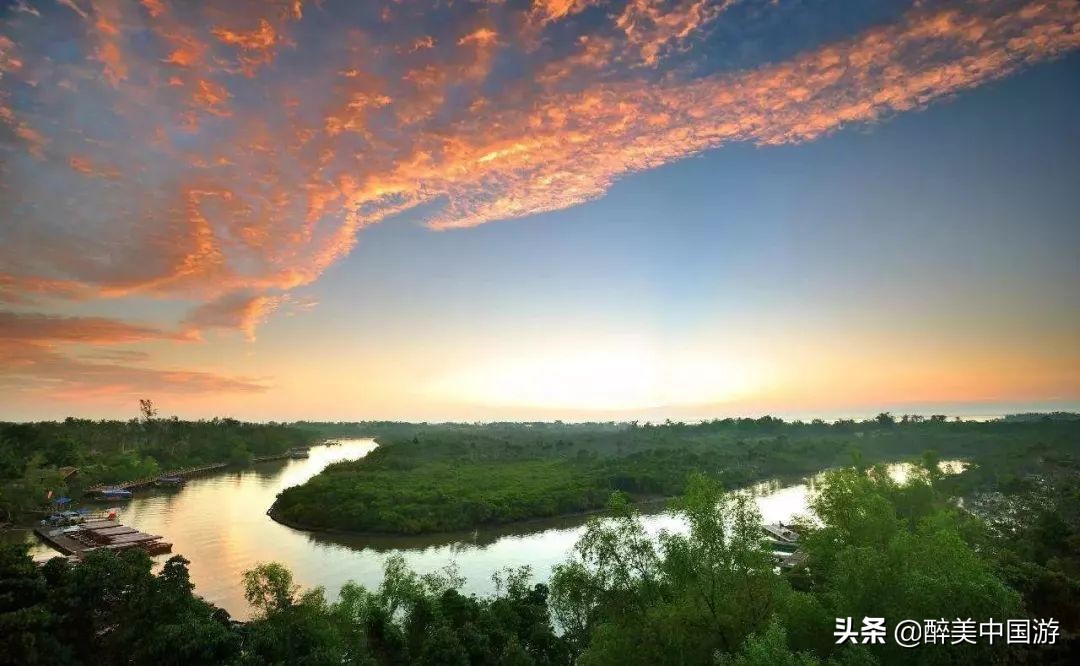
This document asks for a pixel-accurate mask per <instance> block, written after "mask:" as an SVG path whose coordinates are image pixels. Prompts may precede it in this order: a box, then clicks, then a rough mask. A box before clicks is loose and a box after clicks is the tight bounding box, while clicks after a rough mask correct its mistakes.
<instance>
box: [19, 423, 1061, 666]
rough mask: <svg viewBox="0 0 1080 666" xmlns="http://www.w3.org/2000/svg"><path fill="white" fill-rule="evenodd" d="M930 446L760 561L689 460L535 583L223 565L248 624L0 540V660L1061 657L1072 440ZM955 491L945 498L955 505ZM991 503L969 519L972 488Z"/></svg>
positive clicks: (625, 503) (173, 563) (154, 577)
mask: <svg viewBox="0 0 1080 666" xmlns="http://www.w3.org/2000/svg"><path fill="white" fill-rule="evenodd" d="M937 458H938V456H937V453H935V452H933V451H927V452H924V455H923V456H922V460H923V462H924V468H923V471H921V472H916V473H914V474H912V475H911V477H910V478H909V479H908V480H907V482H906V483H905V484H903V485H901V484H898V483H896V482H894V481H893V480H891V479H890V477H889V476H888V474H886V473H885V471H884V469H883V468H880V467H879V468H868V467H867V465H866V464H864V463H860V464H858V465H855V466H848V467H844V468H838V469H836V470H834V471H832V472H830V473H829V474H827V476H826V478H825V481H824V482H823V483H822V484H820V485H819V486H818V488H817V491H816V493H815V495H814V496H813V498H812V502H811V506H812V509H813V511H814V513H815V514H816V517H817V519H818V520H817V521H807V522H806V523H805V524H804V525H802V526H801V528H800V529H801V530H802V534H803V536H802V540H801V543H802V548H803V550H804V552H805V553H806V554H807V559H806V560H805V562H804V563H803V564H802V565H800V566H799V567H797V568H795V569H793V570H790V571H783V572H782V571H781V570H779V569H777V568H776V567H775V565H774V562H773V560H772V558H771V553H770V552H769V546H768V545H767V543H766V542H765V541H764V540H763V538H762V531H761V523H760V517H759V516H758V515H757V513H756V509H755V507H754V504H753V502H751V501H750V500H749V499H748V497H747V496H746V495H745V494H743V493H727V494H726V493H724V491H723V490H722V489H721V488H720V486H719V484H718V483H717V482H716V481H715V480H713V479H711V478H709V477H707V476H705V475H701V474H696V475H692V476H691V477H690V478H689V480H688V482H687V484H686V489H685V493H684V494H683V495H682V496H681V497H680V498H679V499H678V500H677V501H676V502H675V505H674V506H675V509H676V510H677V511H679V512H680V513H681V514H682V516H683V517H684V518H685V520H686V523H687V524H688V529H687V530H685V531H682V532H678V533H661V534H660V535H659V536H651V535H649V534H648V533H647V532H646V531H645V529H644V527H643V524H642V522H641V519H640V516H638V514H637V513H636V511H635V509H634V506H633V504H632V503H631V502H630V501H629V498H628V497H627V496H626V495H624V494H621V493H616V494H614V495H613V496H612V497H611V498H610V499H609V502H608V509H607V513H606V515H605V516H603V517H596V518H594V519H592V520H591V521H590V523H589V525H588V526H587V528H586V530H585V532H584V534H583V535H582V537H581V538H580V540H579V541H578V543H577V545H576V547H575V549H574V551H573V553H572V554H571V555H570V557H569V558H568V560H567V561H566V562H565V563H564V564H562V565H560V566H559V567H557V568H556V571H555V573H554V575H553V577H552V579H551V580H550V581H549V582H548V583H546V584H545V583H534V582H532V581H530V579H529V572H528V571H527V570H517V571H510V570H507V571H502V572H498V574H497V575H498V579H497V580H498V583H499V584H498V586H497V589H498V592H497V593H496V594H494V595H492V596H486V597H478V596H475V595H466V594H464V593H463V592H462V591H461V588H462V580H461V579H460V578H459V577H458V576H457V575H456V573H455V572H454V571H453V569H452V568H451V569H447V570H446V571H444V572H443V573H440V574H437V575H426V576H418V575H416V574H414V573H412V572H410V571H409V570H408V569H407V568H406V567H405V566H404V564H403V560H402V559H401V558H400V557H399V556H392V557H390V558H388V559H387V561H386V563H385V578H384V581H383V583H382V584H381V586H380V587H379V588H378V589H375V590H367V589H364V588H362V587H360V586H357V585H355V584H347V585H345V586H344V587H343V588H342V590H341V592H340V595H339V599H338V600H336V601H331V600H329V599H328V598H327V596H326V594H325V592H324V591H323V590H322V589H313V590H307V591H302V590H300V589H299V588H298V587H297V586H296V585H295V584H294V583H293V580H292V577H291V574H290V573H289V571H288V570H287V569H285V568H284V567H282V566H280V565H277V564H272V563H269V564H262V565H259V566H257V567H256V568H254V569H253V570H251V571H249V572H246V573H245V574H244V576H243V581H242V582H243V585H244V589H245V592H246V596H247V599H248V601H249V602H250V603H251V604H252V607H253V608H254V609H255V616H254V618H253V619H252V620H251V621H250V622H246V623H238V622H233V621H231V620H230V618H229V617H228V615H227V614H226V613H225V612H224V611H222V610H221V609H218V608H215V607H214V606H212V605H210V604H208V603H207V602H205V601H203V600H201V599H199V598H198V597H197V596H195V595H194V594H193V592H192V585H191V583H190V580H189V578H188V572H187V566H186V562H185V561H184V560H183V558H181V557H173V558H172V559H171V560H169V562H168V563H167V564H166V565H165V566H164V568H163V569H162V570H161V571H160V572H159V573H157V574H154V573H152V570H151V562H150V560H149V559H148V558H147V557H146V556H145V555H143V554H140V553H138V552H128V553H124V554H122V555H120V556H117V555H113V554H109V553H102V552H98V553H93V554H92V555H91V556H90V557H88V558H87V559H86V560H85V561H84V562H82V563H80V564H77V565H70V564H68V563H67V562H66V561H63V560H59V559H58V560H53V561H51V562H50V563H48V564H46V565H45V566H44V567H36V566H34V564H33V563H32V562H31V560H30V559H29V557H27V556H26V554H25V550H24V549H23V548H22V547H16V546H9V547H5V548H4V549H3V550H2V551H0V662H4V663H13V664H90V663H155V664H191V663H223V664H255V663H258V664H263V663H274V664H286V663H287V664H345V663H347V664H406V663H416V664H549V665H554V664H583V665H588V664H658V663H664V664H724V665H739V666H773V665H777V664H779V665H789V666H795V665H799V666H811V665H816V664H837V665H839V664H850V665H855V664H859V665H871V664H907V663H911V662H912V661H916V662H918V663H940V664H985V663H1018V664H1024V663H1046V664H1054V663H1061V664H1068V663H1075V661H1073V659H1074V658H1075V651H1076V650H1077V648H1078V647H1080V645H1078V640H1077V629H1078V628H1080V625H1078V623H1077V620H1078V618H1077V612H1078V609H1080V596H1078V594H1077V591H1078V589H1080V588H1078V585H1080V548H1077V545H1078V544H1080V511H1078V508H1080V506H1078V504H1080V463H1078V460H1077V456H1076V440H1075V439H1061V440H1052V441H1051V440H1041V441H1039V440H1036V441H1032V442H1030V443H1029V444H1025V445H1022V446H1018V447H1016V448H984V449H983V450H982V451H977V452H975V453H974V454H973V455H972V456H971V461H972V466H971V468H970V469H969V470H968V471H966V472H965V473H963V474H961V475H959V476H956V477H943V476H942V475H941V474H939V473H938V472H937V465H936V461H937ZM956 493H962V498H963V499H964V502H962V503H961V502H958V501H957V499H958V497H960V496H958V495H956ZM986 501H993V502H998V503H999V506H998V507H997V510H995V511H994V512H993V517H992V518H990V517H984V516H983V512H982V511H981V510H976V509H972V508H971V507H976V506H983V505H984V502H986ZM847 617H850V618H853V619H854V626H855V627H856V628H858V627H859V625H860V622H861V620H862V618H864V617H883V618H886V621H887V628H888V630H889V633H888V634H887V635H886V640H885V641H884V643H883V644H874V643H870V644H866V643H863V642H855V643H852V642H841V643H838V642H837V639H836V637H835V636H834V630H835V628H836V618H847ZM1051 617H1052V618H1055V619H1057V620H1059V622H1060V635H1058V636H1056V637H1055V639H1054V644H1052V645H1047V644H1008V643H1006V642H1005V641H1003V640H1000V639H999V640H997V642H996V643H994V644H993V645H991V644H990V642H989V640H988V639H987V638H985V637H979V638H976V639H975V642H974V643H967V642H963V641H961V642H951V641H943V642H942V643H940V644H928V645H920V646H917V647H914V648H910V649H905V648H901V647H899V646H898V645H897V644H896V642H895V641H894V640H893V636H892V633H891V631H892V628H893V626H894V624H895V623H896V622H898V621H899V620H900V619H904V618H909V619H916V620H919V621H920V622H921V621H923V620H925V619H931V620H937V619H939V618H940V619H942V620H944V621H946V622H951V621H953V618H956V621H964V620H966V619H967V618H971V619H972V620H974V621H975V622H976V623H982V622H987V621H989V620H991V619H993V620H995V621H1002V620H1005V619H1020V618H1029V619H1032V620H1039V619H1047V618H1051Z"/></svg>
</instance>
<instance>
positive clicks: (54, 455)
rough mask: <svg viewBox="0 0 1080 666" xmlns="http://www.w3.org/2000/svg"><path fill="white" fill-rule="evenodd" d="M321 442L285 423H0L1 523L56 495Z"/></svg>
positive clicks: (145, 420)
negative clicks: (49, 496) (95, 485)
mask: <svg viewBox="0 0 1080 666" xmlns="http://www.w3.org/2000/svg"><path fill="white" fill-rule="evenodd" d="M314 439H316V438H315V437H314V436H313V435H312V434H311V433H310V432H306V431H303V430H300V429H298V428H293V427H290V426H287V425H284V424H276V423H269V424H261V423H243V422H240V421H237V420H234V419H211V420H206V421H181V420H178V419H176V418H157V417H156V416H150V417H149V418H142V419H132V420H130V421H90V420H86V419H75V418H68V419H65V420H63V421H42V422H37V423H2V422H0V520H13V519H15V517H16V516H17V514H18V513H19V512H20V511H22V510H27V509H36V508H39V507H43V506H47V505H48V503H49V500H48V494H49V492H52V494H53V498H57V497H59V496H62V495H65V494H67V495H70V496H78V495H79V494H80V493H81V491H82V489H84V488H86V487H88V486H91V485H94V484H98V483H119V482H122V481H130V480H135V479H139V478H143V477H147V476H152V475H154V474H157V473H159V472H163V471H167V470H172V469H179V468H184V467H191V466H197V465H206V464H212V463H220V462H225V463H234V464H244V463H247V462H250V461H251V459H252V458H253V457H258V456H265V455H272V454H277V453H283V452H285V451H287V450H288V449H289V448H291V447H294V446H302V445H305V444H309V443H311V442H312V441H313V440H314ZM70 468H74V470H75V473H74V474H70V472H71V471H72V470H71V469H70Z"/></svg>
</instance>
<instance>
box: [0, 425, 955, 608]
mask: <svg viewBox="0 0 1080 666" xmlns="http://www.w3.org/2000/svg"><path fill="white" fill-rule="evenodd" d="M375 447H376V444H375V442H374V440H371V439H353V440H341V441H340V442H337V443H332V444H328V445H322V446H315V447H312V448H311V456H310V457H309V458H307V459H305V460H283V461H275V462H267V463H259V464H256V465H253V466H252V467H251V468H249V469H245V470H242V471H234V472H223V473H219V474H215V475H212V476H206V477H201V478H195V479H191V480H190V481H188V483H187V485H186V486H185V487H184V488H182V489H180V490H175V491H151V492H143V493H137V494H136V496H135V499H133V500H131V501H130V502H127V503H126V504H123V505H119V507H118V513H119V516H118V518H119V521H120V522H122V523H123V524H125V525H130V526H132V527H135V528H137V529H140V530H142V531H145V532H150V533H152V534H160V535H163V536H164V537H165V540H166V541H170V542H172V544H173V552H174V553H178V554H181V555H183V556H184V557H186V558H187V559H189V560H190V561H191V565H190V569H191V577H192V580H193V581H194V583H195V591H196V592H197V593H198V594H200V595H202V596H203V597H204V598H206V599H207V600H209V601H211V602H213V603H215V604H217V605H219V606H222V607H223V608H225V609H226V610H228V611H229V612H230V613H231V614H232V615H233V616H235V617H237V618H245V617H247V616H248V614H249V609H248V606H247V602H246V601H245V600H244V596H243V590H242V589H241V585H240V573H241V572H242V571H244V570H245V569H249V568H251V567H252V566H253V565H254V564H256V563H258V562H265V561H271V560H273V561H278V562H281V563H283V564H285V565H286V566H288V567H289V569H291V570H292V572H293V575H294V576H295V578H296V582H297V583H299V584H300V585H301V586H303V587H305V588H307V587H313V586H316V585H321V586H324V587H325V588H326V591H327V595H328V596H329V597H330V598H336V595H337V591H338V589H339V588H340V587H341V585H342V584H343V583H345V582H346V581H349V580H354V581H356V582H358V583H360V584H362V585H364V586H366V587H371V588H374V587H377V586H378V585H379V583H380V582H381V580H382V567H383V562H384V561H385V559H386V557H387V555H389V554H390V553H395V552H396V553H400V554H401V555H403V556H404V558H405V560H406V562H407V563H408V565H409V566H410V567H411V568H412V569H413V570H414V571H416V572H418V573H426V572H430V571H436V570H438V569H441V568H443V567H445V566H447V565H449V564H451V563H453V564H455V565H456V567H457V569H458V573H459V574H460V575H462V576H463V577H464V578H465V580H466V583H465V591H466V592H476V593H480V594H483V593H487V592H491V591H493V584H492V581H491V574H492V573H494V572H495V571H497V570H498V569H500V568H503V567H507V566H512V567H517V566H522V565H529V566H530V567H532V571H533V576H534V578H537V579H546V578H547V577H548V576H549V575H550V573H551V569H552V567H553V566H554V565H556V564H558V563H560V562H562V561H564V560H565V559H566V557H567V554H568V553H569V552H570V550H571V549H572V547H573V545H574V542H575V541H576V540H577V539H578V537H579V536H580V535H581V533H582V531H583V530H584V523H585V520H586V519H585V518H584V517H582V516H574V517H568V518H562V519H554V520H544V521H535V522H530V523H527V524H522V525H515V526H510V527H503V528H498V529H488V530H479V531H476V532H469V533H461V534H450V535H438V536H434V537H433V536H422V537H374V538H373V537H370V536H365V537H360V536H347V535H339V534H322V533H308V532H301V531H298V530H294V529H291V528H288V527H285V526H284V525H280V524H278V523H276V522H274V521H273V520H271V519H270V518H269V517H268V516H267V515H266V510H267V509H268V508H269V507H270V505H271V504H272V503H273V502H274V499H275V497H276V496H277V494H278V493H279V492H281V490H282V489H284V488H288V487H289V486H295V485H298V484H300V483H303V482H304V481H306V480H307V479H309V478H311V477H312V476H314V475H315V474H318V473H319V472H320V471H321V470H322V469H323V468H324V467H326V466H327V465H329V464H331V463H334V462H338V461H341V460H353V459H356V458H362V457H363V456H365V455H367V454H368V452H370V451H371V450H372V449H374V448H375ZM954 464H955V463H954ZM892 473H893V474H894V477H903V476H904V474H905V473H906V468H905V467H904V465H893V466H892ZM814 482H815V479H814V478H808V479H805V480H803V482H801V483H794V484H783V483H780V482H771V483H761V484H757V485H755V486H753V487H752V488H751V489H750V492H752V493H753V494H754V496H755V499H756V501H757V504H758V507H759V509H760V511H761V514H762V517H763V519H764V520H765V522H776V521H785V522H786V521H788V520H790V519H791V518H792V517H793V516H794V515H795V514H798V513H801V512H805V511H806V508H807V500H808V495H809V493H810V491H811V490H812V489H813V486H814ZM645 523H646V526H647V528H648V529H649V531H650V532H659V531H660V530H661V529H676V530H677V529H680V527H681V521H680V520H679V519H678V518H676V517H674V516H672V515H669V514H665V513H656V514H653V515H649V516H647V517H646V519H645ZM5 539H6V540H12V539H25V540H28V541H32V540H34V539H35V537H34V536H33V534H32V533H31V532H29V531H9V532H8V533H7V534H6V535H5ZM50 552H51V551H50V550H49V549H48V547H46V546H44V545H42V544H40V543H36V542H35V544H34V546H33V550H32V554H33V555H34V556H35V557H40V556H42V555H45V554H47V553H50ZM165 557H167V556H162V557H159V558H158V559H162V560H163V559H164V558H165Z"/></svg>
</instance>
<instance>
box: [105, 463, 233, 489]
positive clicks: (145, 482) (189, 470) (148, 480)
mask: <svg viewBox="0 0 1080 666" xmlns="http://www.w3.org/2000/svg"><path fill="white" fill-rule="evenodd" d="M226 466H227V464H226V463H214V464H213V465H200V466H199V467H186V468H184V469H178V470H174V471H171V472H164V473H162V474H155V475H154V476H148V477H145V478H142V479H136V480H135V481H126V482H124V483H114V484H104V483H100V484H98V485H96V486H91V487H89V488H87V489H86V494H87V495H92V494H94V493H99V492H101V491H103V490H108V489H117V490H138V489H140V488H148V487H150V486H152V485H154V482H155V481H157V480H158V479H160V478H162V477H165V476H174V477H178V478H181V479H186V478H188V477H192V476H198V475H200V474H207V473H209V472H216V471H218V470H219V469H225V467H226Z"/></svg>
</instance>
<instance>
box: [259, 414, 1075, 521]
mask: <svg viewBox="0 0 1080 666" xmlns="http://www.w3.org/2000/svg"><path fill="white" fill-rule="evenodd" d="M298 427H303V425H302V424H298ZM320 432H321V433H323V434H325V433H327V432H338V433H347V432H352V433H354V434H358V433H361V432H368V433H376V432H377V433H381V434H377V439H378V442H379V444H380V446H379V448H378V449H376V450H375V451H373V452H372V453H370V454H369V455H368V456H367V457H365V458H363V459H362V460H357V461H352V462H343V463H338V464H335V465H331V466H329V467H327V468H326V469H325V470H324V471H323V472H322V473H320V474H319V475H317V476H316V477H314V478H313V479H311V480H310V481H308V482H307V483H305V484H304V485H302V486H298V487H294V488H289V489H287V490H285V491H284V492H283V493H282V494H281V495H280V497H279V498H278V501H277V502H276V503H275V505H274V508H273V510H272V515H273V516H274V517H275V518H276V519H278V520H281V521H282V522H285V523H287V524H291V525H295V526H301V527H307V528H318V529H337V530H348V531H357V532H382V533H399V534H419V533H427V532H445V531H454V530H463V529H472V528H475V527H480V526H488V525H497V524H502V523H511V522H515V521H521V520H527V519H532V518H544V517H551V516H558V515H564V514H570V513H575V512H585V511H592V510H597V509H600V508H602V507H603V506H604V504H605V503H606V501H607V498H608V497H609V496H610V494H611V493H612V492H613V491H619V492H624V493H626V494H627V495H628V496H629V497H630V498H631V499H632V500H635V501H641V500H648V499H654V498H663V497H670V496H673V495H677V494H679V493H681V492H682V491H683V490H684V488H685V482H686V479H687V478H688V475H689V474H691V473H693V472H699V473H703V474H705V475H706V476H708V477H710V478H712V479H714V480H716V481H718V482H719V483H721V484H722V485H723V486H725V487H728V488H733V487H738V486H742V485H746V484H748V483H751V482H754V481H757V480H761V479H766V478H771V477H777V476H785V475H802V474H807V473H811V472H816V471H818V470H820V469H823V468H826V467H832V466H837V465H844V464H848V463H850V462H851V461H852V460H853V459H855V460H859V461H861V462H877V461H888V460H896V459H900V458H904V457H909V456H913V455H918V454H919V453H920V452H921V451H924V450H936V451H938V452H939V454H940V455H946V456H949V457H960V458H969V457H971V456H973V455H975V454H977V453H981V452H986V451H997V450H1006V449H1009V448H1016V447H1019V446H1026V445H1027V444H1031V443H1037V442H1045V443H1047V445H1057V444H1059V443H1061V442H1076V441H1078V440H1080V421H1077V420H1057V419H1053V420H1051V419H1047V420H1042V419H1034V420H1033V419H1016V420H1014V421H1010V422H1000V421H999V422H988V423H981V422H960V421H949V420H947V419H945V417H943V416H933V417H930V418H926V419H924V418H921V417H917V416H916V417H911V416H905V417H901V418H899V419H897V418H894V417H893V416H892V415H890V414H881V415H879V416H878V417H877V418H875V419H871V420H868V421H863V422H855V421H850V420H842V421H837V422H834V423H825V422H823V421H813V422H809V423H803V422H785V421H782V420H780V419H776V418H772V417H763V418H760V419H723V420H715V421H710V422H705V423H698V424H684V423H672V422H667V423H664V424H660V425H653V424H644V425H640V424H637V423H629V424H615V423H585V424H563V423H558V422H556V423H493V424H486V425H467V424H434V425H429V424H418V425H410V424H400V423H395V424H378V425H376V426H372V425H369V424H324V430H322V431H320Z"/></svg>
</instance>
